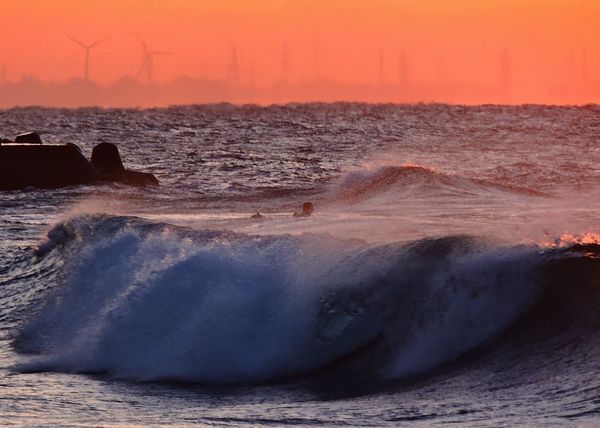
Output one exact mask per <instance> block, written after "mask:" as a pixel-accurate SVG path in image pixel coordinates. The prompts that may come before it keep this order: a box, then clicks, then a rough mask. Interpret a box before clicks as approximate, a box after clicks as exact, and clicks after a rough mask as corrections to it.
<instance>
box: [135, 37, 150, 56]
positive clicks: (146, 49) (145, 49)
mask: <svg viewBox="0 0 600 428" xmlns="http://www.w3.org/2000/svg"><path fill="white" fill-rule="evenodd" d="M135 37H137V39H138V40H139V41H140V43H141V44H142V49H144V52H146V53H148V52H149V51H150V50H149V49H148V46H146V43H145V42H144V41H143V40H142V38H141V37H140V35H139V34H138V33H135Z"/></svg>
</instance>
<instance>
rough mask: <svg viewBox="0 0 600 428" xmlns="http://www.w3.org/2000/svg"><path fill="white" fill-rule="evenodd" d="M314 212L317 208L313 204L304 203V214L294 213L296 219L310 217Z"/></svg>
mask: <svg viewBox="0 0 600 428" xmlns="http://www.w3.org/2000/svg"><path fill="white" fill-rule="evenodd" d="M314 210H315V207H314V205H313V204H312V202H304V203H303V204H302V212H299V213H294V217H308V216H310V215H311V214H312V213H313V211H314Z"/></svg>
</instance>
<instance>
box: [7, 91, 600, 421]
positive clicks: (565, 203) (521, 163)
mask: <svg viewBox="0 0 600 428" xmlns="http://www.w3.org/2000/svg"><path fill="white" fill-rule="evenodd" d="M0 124H1V127H0V129H1V131H0V132H1V133H2V134H3V136H4V137H12V136H14V135H16V134H18V133H21V132H23V131H26V130H37V131H39V132H40V133H41V134H42V137H43V138H44V140H45V141H46V142H47V143H62V142H73V143H76V144H78V145H80V146H81V148H82V150H83V152H84V154H86V155H87V156H89V155H90V154H91V149H92V147H93V146H94V145H95V144H97V143H100V142H114V143H117V144H118V146H119V148H120V151H121V155H122V157H123V159H124V163H125V165H126V166H127V167H129V168H132V169H139V170H145V171H148V172H152V173H153V174H155V175H156V176H157V177H158V179H159V180H160V182H161V186H160V187H158V188H144V189H136V188H129V187H125V186H120V185H114V186H108V185H106V186H100V187H86V186H81V187H73V188H67V189H61V190H53V191H41V190H36V189H26V190H25V191H20V192H2V194H0V385H1V391H2V393H1V394H0V423H1V424H2V425H6V424H16V425H47V426H68V425H94V426H95V425H101V426H106V425H108V426H110V425H136V424H137V425H160V424H170V425H186V424H190V425H192V424H205V425H233V426H238V425H239V426H242V425H257V424H265V425H275V426H279V425H284V424H285V425H307V426H308V425H316V426H339V425H364V426H385V425H402V424H411V425H412V424H417V425H419V424H420V425H423V426H430V425H434V424H441V423H458V424H464V425H473V426H481V425H490V426H499V425H508V426H514V425H521V424H525V425H549V426H555V425H579V424H589V425H595V424H598V423H599V422H600V354H599V351H600V333H599V327H600V317H599V315H600V227H599V225H600V108H599V107H597V106H586V107H544V106H520V107H502V106H482V107H463V106H447V105H415V106H395V105H366V104H349V103H343V104H310V105H286V106H272V107H256V106H244V107H234V106H230V105H216V106H187V107H173V108H167V109H151V110H120V109H114V110H106V109H78V110H65V109H44V108H25V109H12V110H2V111H0ZM304 201H312V202H313V203H314V205H315V212H314V214H313V215H312V216H310V217H307V218H298V217H292V216H291V213H292V212H294V211H298V210H299V209H300V207H301V205H302V203H303V202H304ZM257 211H260V212H261V213H263V215H264V217H263V218H261V219H252V218H250V216H251V215H252V214H253V213H256V212H257Z"/></svg>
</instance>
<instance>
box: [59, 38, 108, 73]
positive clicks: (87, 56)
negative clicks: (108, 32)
mask: <svg viewBox="0 0 600 428" xmlns="http://www.w3.org/2000/svg"><path fill="white" fill-rule="evenodd" d="M67 37H68V38H69V39H71V41H73V42H74V43H77V44H78V45H79V46H81V47H82V48H83V49H85V63H84V69H83V70H84V71H83V76H84V78H85V81H86V82H89V81H90V50H91V49H92V48H94V47H96V46H97V45H98V44H100V43H102V42H105V41H107V40H108V37H107V38H105V39H101V40H98V41H96V42H94V43H92V44H90V45H86V44H84V43H81V42H80V41H79V40H77V39H76V38H74V37H71V36H69V35H68V34H67Z"/></svg>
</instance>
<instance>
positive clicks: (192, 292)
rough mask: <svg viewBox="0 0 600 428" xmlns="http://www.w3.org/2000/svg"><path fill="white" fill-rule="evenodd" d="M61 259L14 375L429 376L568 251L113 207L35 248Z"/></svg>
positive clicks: (532, 291) (25, 330)
mask: <svg viewBox="0 0 600 428" xmlns="http://www.w3.org/2000/svg"><path fill="white" fill-rule="evenodd" d="M57 255H58V257H60V258H61V259H62V260H63V262H64V266H63V267H62V268H61V269H62V275H61V280H60V283H59V284H58V285H57V286H54V287H51V286H50V284H48V290H47V292H46V294H45V296H44V299H43V304H42V305H41V306H40V307H39V308H38V309H37V310H36V311H35V314H34V315H33V316H30V317H28V318H26V319H24V320H23V323H22V327H21V329H20V333H19V335H18V337H17V338H16V340H15V341H14V346H15V347H16V349H17V350H19V351H20V352H21V353H22V354H30V355H28V356H25V355H24V356H23V358H24V361H23V362H22V364H20V365H19V366H17V367H16V369H17V370H24V371H43V370H50V371H68V372H102V373H107V374H109V375H110V376H113V377H117V378H126V379H136V380H180V381H188V382H206V383H232V382H233V383H237V382H267V381H273V380H278V379H282V378H287V377H293V376H297V375H301V374H306V373H311V372H315V371H317V370H320V369H322V368H324V367H331V366H332V365H335V364H336V362H337V361H341V360H342V359H343V360H344V361H345V364H347V362H348V361H350V364H349V366H350V367H352V369H353V370H356V371H358V372H362V373H363V374H364V373H365V372H368V373H370V374H371V375H372V376H374V377H380V378H399V377H400V378H401V377H406V376H412V375H415V374H419V373H423V372H426V371H428V370H430V369H432V368H435V367H437V366H439V365H440V364H443V363H444V362H447V361H451V360H453V359H455V358H457V357H458V356H460V355H462V354H463V353H465V352H466V351H468V350H469V349H472V348H474V347H476V346H478V345H481V344H483V343H486V342H488V341H490V340H491V339H493V338H495V337H497V336H498V335H499V334H501V333H502V332H503V331H505V330H506V328H507V327H508V326H510V325H511V324H512V323H513V322H514V321H515V320H516V319H517V318H518V317H520V316H521V315H522V314H523V313H525V312H526V310H527V308H529V307H530V305H532V304H533V303H534V302H535V301H536V299H537V297H538V296H539V291H540V273H541V272H542V271H543V269H544V267H545V266H546V264H547V263H548V262H549V261H551V260H553V259H554V258H556V257H558V256H560V257H562V256H563V255H562V253H561V254H559V252H557V250H541V249H539V248H537V247H517V248H507V247H494V246H492V245H490V244H488V243H485V242H482V241H479V240H477V239H475V238H472V237H468V236H454V237H446V238H439V239H428V240H422V241H417V242H414V243H412V244H409V245H399V244H388V245H379V246H368V245H366V244H358V243H357V241H355V240H353V241H342V240H337V239H334V238H332V237H329V236H324V235H303V236H300V237H293V236H271V237H259V236H249V235H243V234H235V233H230V232H215V231H194V230H190V229H184V228H177V227H174V226H170V225H167V224H161V223H151V222H148V221H146V220H143V219H140V218H133V217H110V216H80V217H75V218H73V219H71V220H69V221H66V222H64V223H60V224H58V225H56V226H55V227H54V228H53V229H52V230H51V231H50V232H49V233H48V240H47V242H45V243H43V244H42V245H40V247H39V249H38V257H40V258H42V259H43V258H45V257H57ZM365 349H366V350H367V353H366V355H367V360H366V361H367V363H365V352H364V350H365ZM358 351H361V352H358ZM355 355H356V359H355V361H356V362H357V363H358V362H359V363H360V364H354V365H353V364H352V358H353V356H355Z"/></svg>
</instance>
